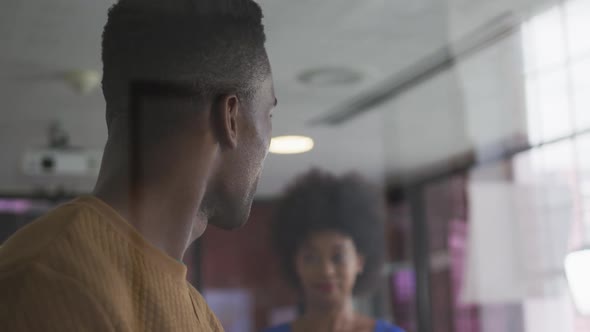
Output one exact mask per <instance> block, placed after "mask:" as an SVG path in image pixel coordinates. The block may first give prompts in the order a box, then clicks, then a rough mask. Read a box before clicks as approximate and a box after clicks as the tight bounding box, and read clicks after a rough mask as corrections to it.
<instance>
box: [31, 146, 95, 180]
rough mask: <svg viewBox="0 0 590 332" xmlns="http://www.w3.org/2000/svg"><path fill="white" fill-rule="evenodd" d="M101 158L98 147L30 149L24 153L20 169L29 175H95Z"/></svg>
mask: <svg viewBox="0 0 590 332" xmlns="http://www.w3.org/2000/svg"><path fill="white" fill-rule="evenodd" d="M101 159H102V150H98V149H72V148H67V149H63V148H62V149H52V148H44V149H30V150H28V151H26V152H25V154H24V157H23V161H22V170H23V172H24V174H26V175H31V176H96V175H97V174H98V171H99V169H100V162H101Z"/></svg>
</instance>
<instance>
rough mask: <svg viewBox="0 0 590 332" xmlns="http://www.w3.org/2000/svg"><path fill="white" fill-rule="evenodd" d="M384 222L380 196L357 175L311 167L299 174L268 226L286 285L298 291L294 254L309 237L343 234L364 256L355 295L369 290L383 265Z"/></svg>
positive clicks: (382, 203) (383, 209)
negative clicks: (336, 174) (323, 234)
mask: <svg viewBox="0 0 590 332" xmlns="http://www.w3.org/2000/svg"><path fill="white" fill-rule="evenodd" d="M384 219H385V201H384V198H383V195H381V193H380V191H379V190H377V189H376V188H375V187H374V186H373V185H371V184H370V183H368V182H367V181H365V180H364V179H363V178H362V177H360V176H359V175H357V174H354V173H351V174H347V175H343V176H341V177H338V176H335V175H332V174H330V173H327V172H324V171H320V170H317V169H313V170H311V171H309V172H308V173H305V174H303V175H301V176H299V177H298V178H296V179H295V181H294V182H293V183H292V184H291V185H290V186H289V187H288V188H287V190H286V192H285V193H284V195H283V197H282V198H281V199H280V200H279V202H278V204H277V206H276V210H275V214H274V218H273V222H272V233H271V234H272V236H273V243H274V246H275V248H276V250H277V253H278V254H279V257H280V259H281V266H282V268H283V272H284V273H285V276H286V277H287V279H288V281H290V282H291V284H292V285H293V286H294V287H296V288H299V287H300V284H299V280H298V277H297V273H296V271H295V255H296V254H297V251H298V250H299V248H300V246H301V245H302V244H303V243H304V242H305V241H306V240H307V239H308V238H309V236H310V235H312V234H313V233H316V232H321V231H335V232H338V233H341V234H343V235H346V236H349V237H350V238H351V239H352V240H353V242H354V244H355V246H356V249H357V251H358V252H359V253H360V254H361V255H363V256H364V257H365V268H364V270H363V273H362V274H361V275H359V277H358V279H357V282H356V284H355V289H354V292H355V294H360V293H364V292H367V291H369V290H371V288H372V287H371V286H373V285H374V284H375V281H376V280H377V278H378V277H379V273H380V271H381V267H382V263H383V257H384V250H385V248H384V244H385V243H384V242H385V238H384V234H383V230H384Z"/></svg>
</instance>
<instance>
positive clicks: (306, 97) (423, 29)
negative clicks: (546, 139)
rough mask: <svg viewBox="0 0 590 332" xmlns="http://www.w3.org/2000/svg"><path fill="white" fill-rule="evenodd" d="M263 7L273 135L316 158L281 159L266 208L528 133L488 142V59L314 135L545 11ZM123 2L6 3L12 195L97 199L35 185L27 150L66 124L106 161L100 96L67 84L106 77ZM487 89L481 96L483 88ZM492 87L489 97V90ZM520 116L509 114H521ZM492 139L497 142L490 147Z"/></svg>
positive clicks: (1, 168)
mask: <svg viewBox="0 0 590 332" xmlns="http://www.w3.org/2000/svg"><path fill="white" fill-rule="evenodd" d="M258 2H259V3H260V4H261V6H262V7H263V11H264V14H265V26H266V31H267V37H268V43H267V48H268V53H269V56H270V59H271V63H272V66H273V72H274V79H275V85H276V92H277V96H278V98H279V100H280V106H279V108H278V109H277V111H276V113H275V114H276V115H275V117H274V134H275V135H283V134H303V135H308V136H311V137H312V138H313V139H314V140H315V141H316V147H315V149H314V150H313V151H311V152H310V153H306V154H302V155H291V156H280V155H269V157H268V159H267V163H266V166H265V172H264V175H263V178H262V179H261V183H260V187H259V196H261V197H262V196H264V197H266V196H272V195H275V194H277V193H278V192H279V191H280V190H281V189H282V188H283V187H284V186H285V184H286V183H287V182H288V181H289V180H290V179H291V178H292V177H293V176H294V175H296V174H298V173H300V172H303V171H305V170H306V169H308V168H309V167H312V166H317V167H322V168H325V169H329V170H332V171H334V172H337V173H341V172H346V171H350V170H355V171H358V172H361V173H362V174H364V175H365V176H367V177H369V178H370V179H372V180H373V181H375V182H377V183H384V181H383V180H384V179H385V176H386V174H393V173H395V174H398V175H399V174H403V173H404V172H410V171H412V170H414V169H418V168H420V167H424V166H426V165H429V164H431V163H433V162H436V161H440V160H445V159H448V158H449V157H452V156H454V155H456V154H458V153H461V152H464V151H466V150H469V149H471V148H473V147H474V145H477V144H479V143H482V142H483V143H482V144H484V143H486V142H493V141H495V140H498V139H501V138H502V137H503V136H507V135H508V136H509V135H511V134H513V133H514V132H518V131H521V129H522V127H523V126H522V119H520V120H518V119H516V120H514V119H513V120H510V123H511V125H510V126H508V127H509V128H508V129H506V128H504V127H505V126H503V124H504V122H502V121H500V120H502V119H505V118H506V115H505V116H504V117H503V118H502V117H500V118H497V117H496V120H495V121H496V122H498V121H500V122H498V126H499V128H500V127H501V128H500V129H498V130H495V129H489V126H488V123H490V120H489V118H490V116H489V114H488V113H486V112H492V110H493V109H494V107H492V106H489V102H488V108H485V107H483V108H482V109H483V110H485V111H480V110H479V108H478V107H479V103H478V101H479V100H480V99H477V98H479V97H477V98H475V100H474V98H472V97H473V96H479V95H478V93H480V92H481V91H479V92H478V90H477V86H482V84H484V83H485V81H486V80H485V79H484V80H482V79H481V78H480V76H481V75H488V76H490V77H492V76H494V75H496V73H495V72H494V71H493V70H492V71H490V72H485V71H484V72H483V73H482V72H481V66H479V65H478V64H477V61H488V62H490V61H491V62H494V61H495V59H497V57H494V56H493V54H492V55H489V54H488V55H485V54H483V55H482V59H480V60H478V59H475V60H471V63H469V61H466V62H465V65H463V66H459V69H458V70H456V71H454V70H451V71H446V72H443V73H441V74H440V75H437V76H436V77H434V78H432V79H431V80H428V81H426V82H425V83H423V84H421V85H419V86H418V87H416V88H414V89H412V90H411V91H408V92H407V93H406V94H405V95H403V96H400V97H399V98H396V99H393V100H390V101H388V102H386V103H382V104H379V105H377V106H376V107H375V108H374V109H373V110H371V111H370V112H367V113H365V114H364V115H362V116H359V117H356V118H354V119H352V120H351V121H348V122H346V123H343V124H341V125H338V126H326V125H313V124H311V120H313V119H314V118H317V117H318V116H322V115H324V114H326V113H327V112H329V111H331V110H334V109H335V108H338V107H339V105H342V104H343V103H346V101H347V100H349V99H350V98H352V97H354V96H356V95H359V94H362V93H364V92H366V91H371V90H372V89H376V88H379V86H380V85H381V84H382V82H383V81H385V80H387V79H390V78H391V77H395V75H396V74H397V73H399V72H401V71H403V70H404V68H407V67H408V66H411V65H413V64H415V63H416V62H417V61H418V60H420V59H421V58H423V57H425V56H428V55H430V54H432V53H433V52H435V51H436V50H438V49H440V48H441V47H444V46H445V45H448V43H449V40H451V41H454V40H456V39H458V38H460V37H461V36H462V35H464V34H465V33H468V32H469V31H470V30H472V29H474V28H476V27H477V26H478V24H479V23H478V22H485V21H486V20H488V19H490V18H493V17H494V16H495V15H498V14H500V13H503V12H505V11H507V10H509V11H515V12H518V13H524V12H525V11H526V10H528V9H530V8H531V7H535V8H536V7H538V6H539V5H540V1H533V0H519V1H507V0H502V1H494V2H493V4H490V3H492V2H490V1H483V0H477V1H475V0H474V1H466V0H447V1H443V0H413V1H402V0H363V1H358V0H323V1H318V0H298V1H289V0H259V1H258ZM112 3H113V1H111V0H79V1H71V0H46V1H42V2H39V1H36V0H3V1H1V2H0V48H1V49H2V52H1V53H0V100H2V106H0V112H1V113H0V114H1V115H2V119H3V120H2V121H1V122H0V142H1V143H0V144H1V145H0V148H1V149H2V151H3V157H2V158H3V161H4V162H3V163H1V165H0V190H2V191H22V190H30V189H34V188H38V187H41V186H55V185H56V182H59V183H60V184H63V185H64V186H65V187H66V188H68V189H70V190H74V191H85V190H88V189H90V188H91V186H92V183H93V181H94V179H91V178H87V179H63V178H60V179H37V178H30V177H26V176H24V175H22V174H21V173H20V171H19V162H20V158H21V156H22V153H23V151H24V150H25V149H27V148H30V147H33V146H39V145H44V144H45V143H46V138H45V130H46V128H47V127H48V126H49V124H50V122H51V121H53V120H59V121H60V122H62V123H63V125H64V127H65V129H66V130H67V131H68V132H69V133H70V135H71V137H72V142H73V143H74V144H76V145H80V146H84V147H90V148H100V147H102V145H103V144H104V142H105V139H106V126H105V125H104V101H103V99H102V96H101V93H100V91H95V92H93V93H91V94H89V95H84V96H80V95H77V94H76V93H74V92H73V91H72V90H71V89H70V88H69V87H68V86H67V85H66V84H64V82H63V81H62V80H59V79H56V77H57V75H58V74H59V73H62V72H63V71H67V70H72V69H100V68H101V64H100V56H99V55H100V35H101V31H102V26H103V25H104V22H105V18H106V12H107V9H108V7H109V6H110V5H111V4H112ZM505 44H506V45H504V46H502V47H504V48H505V49H508V48H510V47H514V45H513V44H510V42H508V43H505ZM504 48H503V49H504ZM491 52H494V50H491ZM495 52H496V53H497V54H501V55H503V59H504V58H505V61H504V62H505V64H506V65H505V66H504V67H503V68H505V69H507V68H508V69H509V68H513V67H510V66H513V65H514V61H513V60H514V59H516V57H515V56H512V57H511V56H510V55H506V54H507V53H506V52H503V51H499V50H496V51H495ZM484 53H485V52H484ZM497 54H496V55H497ZM486 56H487V58H486ZM490 57H491V58H490ZM501 58H502V57H501ZM513 58H514V59H513ZM500 62H501V63H503V62H502V61H500ZM508 64H510V65H508ZM326 66H331V67H334V66H340V67H345V68H349V69H351V70H354V71H356V72H359V73H360V74H361V80H360V81H359V82H357V83H356V84H350V85H335V86H317V85H309V84H304V83H302V82H301V81H299V80H298V76H299V75H300V74H301V73H302V72H305V71H307V70H310V69H316V68H322V67H326ZM484 67H485V66H484ZM516 69H517V70H516V71H518V68H516ZM478 70H479V71H478ZM478 75H480V76H478ZM488 76H486V77H488ZM499 79H501V77H497V78H496V81H497V80H499ZM474 81H477V82H479V83H477V84H471V83H472V82H474ZM482 82H483V83H482ZM480 83H481V84H480ZM488 83H489V82H488ZM496 85H497V86H492V87H491V89H492V90H493V89H496V90H498V91H497V93H498V94H502V93H504V92H506V91H504V92H502V91H503V90H502V89H503V88H504V89H506V88H505V87H503V86H502V85H501V84H500V85H498V84H496ZM474 86H475V88H474ZM486 87H487V88H490V84H488V85H486ZM487 88H486V89H487ZM496 90H493V91H496ZM509 90H510V91H513V90H514V89H509ZM486 91H488V90H486ZM506 93H508V92H506ZM480 94H481V93H480ZM506 98H512V99H515V98H517V97H515V96H508V97H506ZM488 99H489V100H491V99H493V98H492V97H489V98H488ZM474 105H475V106H474ZM484 105H485V103H484ZM474 107H475V108H474ZM515 107H516V106H515ZM516 108H517V107H516ZM516 108H514V109H513V108H510V107H507V108H505V109H506V112H508V113H510V112H512V111H514V110H515V109H516ZM480 113H481V115H480ZM500 113H501V112H500ZM494 114H495V113H494ZM510 114H511V113H510ZM510 114H509V115H510ZM510 116H511V119H512V115H510ZM482 117H483V118H482ZM516 118H518V117H516ZM482 119H483V120H482ZM498 119H500V120H498ZM491 122H493V121H491ZM480 127H482V128H483V131H482V130H479V129H478V128H480ZM494 128H495V127H494ZM486 129H487V131H486ZM479 132H483V133H484V134H483V135H484V136H485V137H484V138H483V139H480V137H479V136H480V134H479ZM486 135H487V136H486Z"/></svg>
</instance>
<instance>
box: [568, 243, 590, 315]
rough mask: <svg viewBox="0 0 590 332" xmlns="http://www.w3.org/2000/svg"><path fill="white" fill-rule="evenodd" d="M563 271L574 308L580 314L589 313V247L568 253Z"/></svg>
mask: <svg viewBox="0 0 590 332" xmlns="http://www.w3.org/2000/svg"><path fill="white" fill-rule="evenodd" d="M565 273H566V276H567V280H568V283H569V286H570V291H571V293H572V298H573V301H574V304H575V305H576V308H577V309H578V311H579V312H580V314H582V315H590V248H589V249H582V250H579V251H574V252H572V253H570V254H568V255H567V256H566V258H565Z"/></svg>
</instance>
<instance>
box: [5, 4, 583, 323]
mask: <svg viewBox="0 0 590 332" xmlns="http://www.w3.org/2000/svg"><path fill="white" fill-rule="evenodd" d="M258 2H259V3H260V5H261V6H262V9H263V11H264V14H265V19H264V22H265V26H266V31H267V37H268V42H267V50H268V53H269V57H270V59H271V64H272V67H273V73H274V79H275V85H276V93H277V96H278V99H279V100H280V106H279V108H278V109H277V110H276V112H275V115H274V118H273V121H274V132H273V136H275V137H276V138H277V139H276V140H274V141H273V152H272V153H271V154H269V156H268V158H267V161H266V164H265V169H264V172H263V177H262V179H261V182H260V185H259V190H258V193H257V198H256V201H255V203H254V206H253V210H252V214H251V219H250V221H249V223H248V224H247V225H246V226H245V227H244V228H243V229H240V230H238V231H235V232H231V233H230V232H225V231H221V230H217V229H213V228H210V229H209V230H208V231H207V232H206V234H205V236H204V237H203V238H202V239H200V240H199V241H198V242H197V243H196V244H195V245H194V246H193V248H192V249H191V251H190V254H189V255H187V256H186V257H185V263H186V264H187V266H188V267H189V280H190V281H191V282H192V283H193V284H194V285H195V286H196V287H197V288H198V289H200V290H201V291H202V292H203V293H204V295H205V297H206V298H207V300H208V302H209V304H210V305H211V307H212V308H213V310H214V311H215V312H216V313H217V315H218V316H219V317H220V319H221V321H222V323H223V324H224V327H225V329H226V330H227V331H229V332H242V331H243V332H247V331H259V330H260V329H262V328H264V327H266V326H269V325H272V324H276V323H279V322H284V321H288V320H290V319H292V318H293V317H294V316H295V315H296V314H297V310H298V303H297V296H296V294H295V293H294V292H293V290H292V289H290V288H289V286H288V285H287V283H286V282H285V281H283V279H282V277H281V274H280V272H279V268H278V263H277V258H276V257H275V255H274V254H273V250H272V246H271V244H270V239H269V223H270V220H271V218H272V211H273V208H274V203H275V202H276V199H277V198H278V197H279V195H280V194H281V191H282V190H283V189H284V188H285V186H286V185H287V184H288V183H289V182H290V181H291V180H292V179H293V178H294V177H295V176H296V175H298V174H300V173H302V172H305V171H307V170H308V169H310V168H312V167H318V168H321V169H325V170H328V171H330V172H334V173H336V174H342V173H346V172H349V171H355V172H359V173H360V174H362V175H363V176H365V177H366V178H368V179H369V180H371V181H372V182H373V183H375V184H377V185H378V186H379V188H380V189H381V190H382V191H383V195H384V197H386V199H387V203H388V210H387V224H386V232H385V234H384V236H386V238H387V243H388V245H387V263H386V265H385V267H384V269H383V272H382V278H381V281H380V284H379V285H378V287H377V289H376V291H375V292H374V293H372V294H370V295H369V296H365V297H362V298H358V299H357V301H356V304H357V306H358V308H360V309H361V310H362V311H364V312H367V313H369V314H371V315H374V316H375V317H379V318H383V319H387V320H389V321H392V322H395V323H396V324H398V325H400V326H401V327H403V328H404V329H406V330H407V331H408V332H545V331H546V332H554V331H560V332H587V331H590V316H589V315H590V287H589V286H588V284H590V258H588V257H590V254H589V251H588V249H587V250H584V248H589V247H588V245H589V244H590V0H561V1H550V0H510V1H508V0H495V1H483V0H412V1H401V0H364V1H355V0H315V1H310V0H298V1H288V0H259V1H258ZM112 4H113V1H112V0H93V1H90V0H79V1H71V0H44V1H35V0H2V1H0V49H1V52H0V102H1V104H0V114H1V117H2V120H1V121H0V155H1V160H2V162H0V243H1V241H4V240H5V239H6V238H7V237H8V236H10V235H11V234H12V233H13V232H14V231H16V230H17V229H18V228H20V227H22V226H24V225H25V224H27V223H28V222H30V221H32V220H33V219H34V218H35V217H36V216H39V215H40V214H42V213H44V212H46V211H47V210H49V209H51V208H52V207H54V206H56V205H57V204H59V203H61V202H65V201H67V200H69V199H71V198H73V197H75V196H78V195H81V194H87V193H90V192H91V190H92V187H93V184H94V181H95V179H96V175H97V172H98V167H99V165H100V158H101V153H102V148H103V146H104V143H105V141H106V125H105V121H104V109H105V105H104V100H103V97H102V93H101V90H100V76H101V62H100V36H101V32H102V27H103V25H104V23H105V21H106V13H107V10H108V8H109V6H111V5H112ZM285 136H288V137H287V138H285ZM293 136H299V137H293ZM279 137H282V140H280V139H279ZM290 149H291V150H290ZM288 152H298V153H288ZM573 254H578V256H575V257H581V259H580V260H575V261H574V260H572V261H573V262H574V263H575V264H574V263H572V264H570V265H569V266H568V265H567V264H566V261H567V259H568V257H570V258H575V257H574V256H572V255H573ZM584 255H586V256H584ZM584 257H585V258H584ZM584 259H585V260H584ZM566 266H567V268H566ZM580 276H582V277H580ZM584 276H586V277H584ZM580 278H587V279H585V280H586V282H580ZM582 280H583V279H582Z"/></svg>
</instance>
